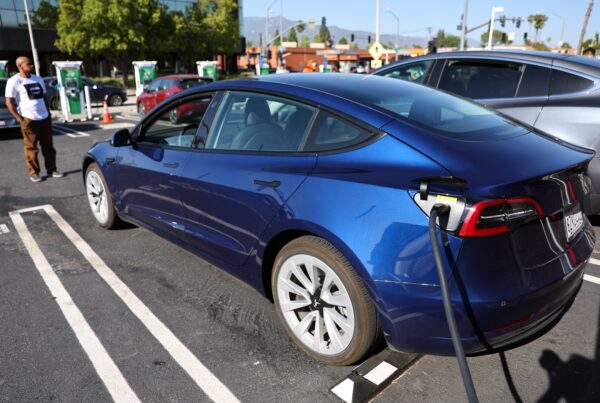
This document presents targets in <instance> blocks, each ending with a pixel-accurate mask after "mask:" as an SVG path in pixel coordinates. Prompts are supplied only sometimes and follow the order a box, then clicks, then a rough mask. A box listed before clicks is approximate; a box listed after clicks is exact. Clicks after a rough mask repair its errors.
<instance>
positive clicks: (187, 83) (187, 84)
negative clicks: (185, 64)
mask: <svg viewBox="0 0 600 403" xmlns="http://www.w3.org/2000/svg"><path fill="white" fill-rule="evenodd" d="M203 84H206V83H205V82H204V80H202V79H199V78H186V79H183V80H181V81H179V85H181V88H185V89H188V88H192V87H196V86H198V85H203Z"/></svg>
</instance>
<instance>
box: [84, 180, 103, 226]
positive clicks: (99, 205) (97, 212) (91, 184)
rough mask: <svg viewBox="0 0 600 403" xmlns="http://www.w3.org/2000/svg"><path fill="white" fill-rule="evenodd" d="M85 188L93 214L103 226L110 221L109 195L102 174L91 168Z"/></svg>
mask: <svg viewBox="0 0 600 403" xmlns="http://www.w3.org/2000/svg"><path fill="white" fill-rule="evenodd" d="M85 190H86V193H87V197H88V202H89V204H90V209H91V210H92V214H93V215H94V217H95V218H96V221H98V223H99V224H100V225H102V226H105V225H106V224H107V222H108V218H109V216H108V214H109V211H108V197H107V193H106V189H105V188H104V183H103V182H102V179H101V178H100V175H98V174H97V173H96V171H94V170H90V171H88V173H87V176H86V178H85Z"/></svg>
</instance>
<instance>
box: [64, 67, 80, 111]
mask: <svg viewBox="0 0 600 403" xmlns="http://www.w3.org/2000/svg"><path fill="white" fill-rule="evenodd" d="M60 78H61V83H62V86H63V87H64V89H65V93H66V94H67V103H68V107H69V113H71V114H72V115H77V114H79V113H81V98H80V94H81V91H82V89H83V86H82V84H81V70H80V69H78V68H75V67H71V66H69V67H64V68H61V69H60Z"/></svg>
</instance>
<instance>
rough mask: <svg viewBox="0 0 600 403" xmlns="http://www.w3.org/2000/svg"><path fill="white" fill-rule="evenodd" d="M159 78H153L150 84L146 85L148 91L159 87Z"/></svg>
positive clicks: (160, 81) (156, 89)
mask: <svg viewBox="0 0 600 403" xmlns="http://www.w3.org/2000/svg"><path fill="white" fill-rule="evenodd" d="M162 81H163V80H161V79H158V80H154V81H152V82H151V83H150V85H149V86H148V92H155V91H158V89H159V88H160V86H161V84H162Z"/></svg>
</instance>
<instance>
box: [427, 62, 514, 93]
mask: <svg viewBox="0 0 600 403" xmlns="http://www.w3.org/2000/svg"><path fill="white" fill-rule="evenodd" d="M522 72H523V65H522V64H521V63H512V62H503V61H487V60H486V61H479V60H462V59H461V60H449V61H448V63H447V65H446V67H445V68H444V71H443V72H442V77H441V78H440V83H439V85H438V88H439V89H441V90H445V91H448V92H451V93H453V94H457V95H461V96H464V97H468V98H472V99H491V98H513V97H514V96H515V93H516V91H517V87H518V85H519V81H520V80H521V75H522Z"/></svg>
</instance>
